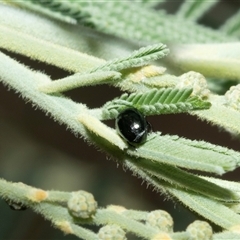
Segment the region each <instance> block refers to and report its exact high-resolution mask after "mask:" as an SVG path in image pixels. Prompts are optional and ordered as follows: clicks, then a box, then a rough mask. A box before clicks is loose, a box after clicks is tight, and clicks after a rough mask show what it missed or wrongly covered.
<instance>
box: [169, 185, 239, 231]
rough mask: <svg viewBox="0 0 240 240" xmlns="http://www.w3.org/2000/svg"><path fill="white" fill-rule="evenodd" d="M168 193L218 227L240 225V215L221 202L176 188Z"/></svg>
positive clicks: (170, 189)
mask: <svg viewBox="0 0 240 240" xmlns="http://www.w3.org/2000/svg"><path fill="white" fill-rule="evenodd" d="M168 191H169V192H170V193H171V194H172V195H174V196H175V197H176V198H178V199H179V200H180V201H181V202H182V203H183V204H184V205H186V206H188V207H189V208H190V209H191V210H193V211H194V212H197V213H199V214H201V215H202V216H203V217H204V218H206V219H208V220H210V221H211V222H214V223H215V224H217V225H218V226H221V227H223V228H225V229H231V228H234V227H236V226H239V225H240V215H239V214H237V213H235V212H234V211H232V210H231V209H229V208H228V207H226V206H224V205H223V204H222V203H221V202H218V201H215V200H212V199H210V198H207V197H204V196H201V195H199V194H194V193H191V192H184V191H180V190H178V189H176V188H175V189H174V188H168Z"/></svg>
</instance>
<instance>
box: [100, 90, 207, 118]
mask: <svg viewBox="0 0 240 240" xmlns="http://www.w3.org/2000/svg"><path fill="white" fill-rule="evenodd" d="M191 94H192V89H191V88H183V89H178V88H163V89H152V90H150V91H147V92H145V93H132V94H126V93H125V94H123V95H122V96H121V97H120V98H118V99H115V100H113V101H110V102H108V103H106V104H105V105H104V106H103V118H104V119H109V118H114V117H116V116H117V114H118V113H119V112H121V111H122V110H123V109H124V108H126V107H135V108H137V109H139V110H140V111H141V112H143V113H144V114H146V115H154V114H159V113H160V114H166V113H179V112H187V111H190V110H194V109H205V108H209V107H210V103H209V102H207V101H203V100H201V99H200V98H198V97H197V96H192V95H191Z"/></svg>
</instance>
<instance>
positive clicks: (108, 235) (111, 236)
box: [98, 224, 127, 240]
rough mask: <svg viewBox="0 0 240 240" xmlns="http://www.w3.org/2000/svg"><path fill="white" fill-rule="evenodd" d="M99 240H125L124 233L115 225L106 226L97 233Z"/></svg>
mask: <svg viewBox="0 0 240 240" xmlns="http://www.w3.org/2000/svg"><path fill="white" fill-rule="evenodd" d="M98 237H99V240H127V238H126V235H125V232H124V231H123V230H122V229H121V228H120V227H119V226H117V225H114V224H113V225H106V226H104V227H102V228H100V230H99V232H98Z"/></svg>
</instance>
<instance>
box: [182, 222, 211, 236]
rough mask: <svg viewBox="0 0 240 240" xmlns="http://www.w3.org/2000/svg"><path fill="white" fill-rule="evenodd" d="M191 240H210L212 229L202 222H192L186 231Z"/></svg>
mask: <svg viewBox="0 0 240 240" xmlns="http://www.w3.org/2000/svg"><path fill="white" fill-rule="evenodd" d="M186 231H187V233H189V235H190V239H191V240H210V239H212V235H213V232H212V227H211V226H210V225H209V224H208V223H207V222H204V221H199V220H197V221H194V222H193V223H191V224H190V225H189V226H188V227H187V229H186Z"/></svg>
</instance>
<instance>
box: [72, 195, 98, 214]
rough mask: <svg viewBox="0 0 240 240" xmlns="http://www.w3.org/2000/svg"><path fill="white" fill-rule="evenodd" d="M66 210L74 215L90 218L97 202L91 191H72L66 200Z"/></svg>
mask: <svg viewBox="0 0 240 240" xmlns="http://www.w3.org/2000/svg"><path fill="white" fill-rule="evenodd" d="M68 210H69V212H70V213H71V214H72V215H73V216H74V217H78V218H90V217H91V216H92V215H93V214H94V213H95V212H96V210H97V202H96V201H95V199H94V197H93V195H92V194H91V193H88V192H85V191H78V192H73V193H72V196H71V198H70V199H69V200H68Z"/></svg>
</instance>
